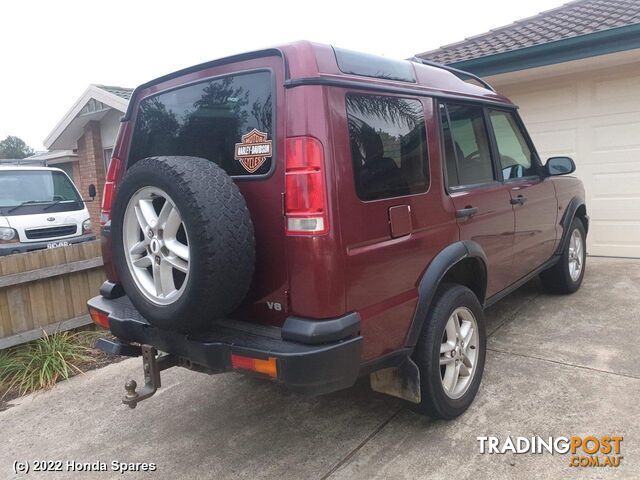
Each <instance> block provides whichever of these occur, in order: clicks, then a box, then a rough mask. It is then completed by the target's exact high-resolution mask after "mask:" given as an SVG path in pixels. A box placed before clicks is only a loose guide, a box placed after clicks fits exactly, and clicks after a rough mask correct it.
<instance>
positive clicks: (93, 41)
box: [0, 0, 566, 150]
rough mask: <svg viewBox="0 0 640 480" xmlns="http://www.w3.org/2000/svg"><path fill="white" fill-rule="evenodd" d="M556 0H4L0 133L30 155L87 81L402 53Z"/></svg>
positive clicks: (127, 83)
mask: <svg viewBox="0 0 640 480" xmlns="http://www.w3.org/2000/svg"><path fill="white" fill-rule="evenodd" d="M563 3H566V0H564V1H563V0H535V1H528V2H520V1H513V0H509V1H504V0H482V1H477V0H475V1H469V0H452V1H446V2H442V1H438V2H434V1H428V0H423V1H419V2H418V1H407V0H391V1H384V2H383V1H378V0H369V1H356V0H352V1H349V0H340V1H338V0H320V1H317V2H313V3H312V2H304V1H301V0H298V1H288V0H286V1H285V0H283V1H277V0H273V1H261V2H258V1H254V0H236V1H228V0H223V1H219V0H218V1H214V0H212V1H196V0H180V1H175V0H173V1H164V0H155V1H147V0H127V1H122V0H103V1H101V2H95V1H86V0H85V1H71V0H56V1H51V0H47V1H37V0H31V1H28V0H23V1H9V2H4V3H3V5H2V19H1V21H0V46H1V48H0V62H1V65H2V69H1V70H0V139H3V138H5V137H6V136H7V135H16V136H18V137H20V138H22V139H23V140H25V141H26V142H27V144H28V145H30V146H31V147H32V148H34V149H36V150H43V149H44V146H43V145H42V141H43V140H44V138H45V137H46V136H47V135H48V134H49V133H50V132H51V131H52V130H53V128H54V127H55V126H56V124H57V123H58V122H59V121H60V120H61V119H62V117H63V116H64V115H65V113H66V112H67V111H68V110H69V109H70V108H71V106H72V105H73V103H74V102H75V101H76V100H77V99H78V98H79V97H80V96H81V95H82V93H83V92H84V90H85V89H86V88H87V86H88V85H89V84H92V83H97V84H103V85H117V86H123V87H132V88H133V87H135V86H136V85H138V84H140V83H143V82H145V81H147V80H150V79H152V78H155V77H158V76H160V75H164V74H166V73H169V72H172V71H174V70H178V69H180V68H184V67H188V66H190V65H194V64H197V63H201V62H205V61H208V60H213V59H215V58H220V57H223V56H227V55H230V54H234V53H240V52H246V51H250V50H255V49H259V48H263V47H269V46H273V45H277V44H280V43H284V42H289V41H294V40H311V41H315V42H321V43H328V44H332V45H335V46H339V47H343V48H349V49H353V50H359V51H363V52H367V53H374V54H378V55H384V56H388V57H392V58H407V57H410V56H412V55H414V54H416V53H422V52H425V51H428V50H432V49H434V48H438V47H440V46H442V45H446V44H449V43H453V42H457V41H460V40H462V39H464V38H467V37H470V36H473V35H478V34H480V33H484V32H486V31H488V30H490V29H492V28H496V27H500V26H503V25H507V24H509V23H512V22H513V21H515V20H518V19H522V18H526V17H529V16H532V15H535V14H537V13H539V12H541V11H544V10H548V9H551V8H555V7H558V6H560V5H562V4H563Z"/></svg>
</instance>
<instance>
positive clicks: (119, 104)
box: [42, 84, 129, 149]
mask: <svg viewBox="0 0 640 480" xmlns="http://www.w3.org/2000/svg"><path fill="white" fill-rule="evenodd" d="M92 98H94V99H96V100H97V101H99V102H102V103H104V104H105V105H107V106H109V107H111V108H114V109H116V110H118V111H120V112H122V113H124V112H125V111H126V110H127V104H128V103H129V102H128V101H127V100H125V99H124V98H122V97H119V96H118V95H116V94H114V93H111V92H108V91H107V90H104V89H103V88H101V86H99V85H96V84H91V85H89V86H88V87H87V89H86V90H85V91H84V93H83V94H82V95H81V96H80V98H78V100H76V101H75V103H74V104H73V105H72V106H71V108H70V109H69V110H68V111H67V113H65V114H64V116H63V117H62V119H61V120H60V121H59V122H58V124H57V125H56V126H55V127H54V128H53V130H51V132H50V133H49V135H47V137H46V138H45V139H44V141H43V142H42V143H43V145H44V146H45V147H46V148H47V149H49V148H50V147H51V145H53V143H54V142H55V141H56V140H57V139H58V138H59V137H60V135H62V134H63V133H64V131H65V130H66V129H67V127H68V126H69V124H70V123H71V122H72V121H73V119H74V118H76V116H78V114H79V113H80V111H81V110H82V109H83V108H84V106H85V105H86V104H87V102H88V101H89V100H90V99H92Z"/></svg>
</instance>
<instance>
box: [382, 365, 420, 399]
mask: <svg viewBox="0 0 640 480" xmlns="http://www.w3.org/2000/svg"><path fill="white" fill-rule="evenodd" d="M369 378H370V380H371V389H372V390H374V391H376V392H380V393H386V394H387V395H391V396H393V397H398V398H402V399H403V400H407V401H409V402H412V403H420V401H421V399H422V395H421V393H420V370H418V366H417V365H416V364H415V363H414V362H413V360H411V358H409V357H407V358H406V359H405V360H404V362H402V363H401V364H400V365H399V366H397V367H391V368H385V369H382V370H378V371H376V372H373V373H372V374H371V375H370V376H369Z"/></svg>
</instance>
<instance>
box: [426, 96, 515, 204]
mask: <svg viewBox="0 0 640 480" xmlns="http://www.w3.org/2000/svg"><path fill="white" fill-rule="evenodd" d="M448 105H458V106H463V107H476V108H478V107H479V108H481V109H482V120H483V123H484V130H485V134H486V135H487V143H488V144H489V156H490V158H491V167H492V169H493V180H492V181H491V182H481V183H471V184H468V185H459V186H454V187H451V186H450V185H449V174H448V172H447V162H446V159H445V154H446V153H445V152H446V149H445V140H444V125H443V123H442V115H441V114H440V108H441V106H443V107H444V110H445V112H446V115H447V122H449V123H450V116H449V109H448V107H447V106H448ZM437 107H438V115H437V118H438V120H437V121H438V128H439V129H440V134H439V137H440V161H441V165H442V172H443V174H444V175H443V180H444V189H445V192H446V193H447V194H452V193H457V192H466V191H469V190H477V189H481V188H487V187H490V186H495V185H496V184H499V183H503V178H502V170H500V168H499V165H498V164H496V150H495V148H494V147H495V145H494V142H495V138H494V137H493V127H492V126H491V125H490V124H488V123H487V122H488V120H489V119H488V118H487V114H488V112H487V108H486V105H484V104H483V103H481V102H474V101H469V102H466V101H458V100H453V101H448V100H441V99H438V102H437ZM490 130H491V132H490ZM457 166H458V158H457V157H456V168H457Z"/></svg>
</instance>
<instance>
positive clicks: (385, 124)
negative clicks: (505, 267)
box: [329, 88, 458, 361]
mask: <svg viewBox="0 0 640 480" xmlns="http://www.w3.org/2000/svg"><path fill="white" fill-rule="evenodd" d="M329 95H330V105H331V111H332V131H333V132H334V137H333V140H334V162H335V169H336V175H335V177H336V182H337V183H336V193H337V196H338V205H339V213H340V229H339V230H340V235H341V239H342V243H343V248H344V251H345V257H344V262H345V264H344V266H345V286H346V311H357V312H359V314H360V319H361V333H362V335H363V337H364V338H365V344H364V350H363V359H364V360H365V361H366V360H370V359H372V358H376V357H379V356H380V355H383V354H385V353H388V352H391V351H393V350H397V349H399V348H402V347H403V346H404V344H405V338H406V335H407V331H408V329H409V326H410V324H411V321H412V318H413V313H414V311H415V307H416V304H417V299H418V292H417V284H418V281H419V279H420V277H421V275H422V273H423V272H424V269H425V266H426V265H428V264H429V262H430V261H431V259H432V258H433V257H434V256H435V255H436V254H437V253H438V251H439V250H441V249H442V248H443V247H442V245H448V244H450V243H451V242H453V241H455V240H457V238H458V229H457V226H456V223H455V218H454V217H453V214H452V207H450V206H448V205H445V204H443V202H448V201H449V200H448V198H445V197H443V195H442V191H443V190H442V184H441V178H442V170H441V168H440V163H439V152H438V143H439V142H438V133H437V129H435V128H433V126H435V125H436V124H437V122H436V121H434V103H433V100H432V99H427V98H417V97H411V95H402V96H399V95H390V94H372V93H370V92H366V91H356V90H346V89H338V88H331V89H330V91H329ZM430 160H431V161H430Z"/></svg>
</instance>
